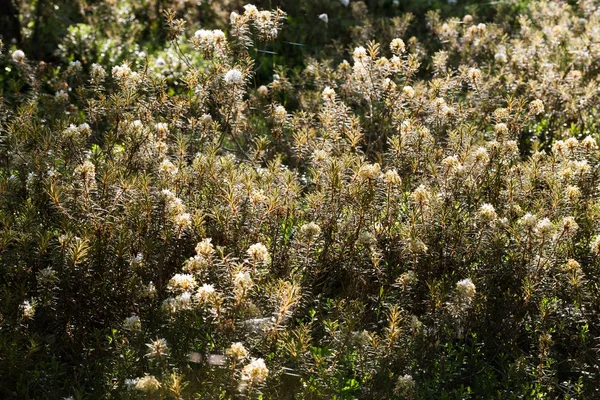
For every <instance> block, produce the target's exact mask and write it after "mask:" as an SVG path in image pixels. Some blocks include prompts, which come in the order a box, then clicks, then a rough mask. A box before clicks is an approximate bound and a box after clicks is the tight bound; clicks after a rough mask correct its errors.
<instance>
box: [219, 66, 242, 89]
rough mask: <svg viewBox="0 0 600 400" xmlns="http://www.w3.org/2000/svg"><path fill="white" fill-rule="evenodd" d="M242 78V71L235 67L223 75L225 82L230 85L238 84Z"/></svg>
mask: <svg viewBox="0 0 600 400" xmlns="http://www.w3.org/2000/svg"><path fill="white" fill-rule="evenodd" d="M243 78H244V76H243V75H242V72H241V71H240V70H239V69H237V68H233V69H230V70H229V71H227V73H226V74H225V77H224V79H225V82H227V83H228V84H230V85H239V84H240V83H242V81H243Z"/></svg>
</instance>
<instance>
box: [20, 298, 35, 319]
mask: <svg viewBox="0 0 600 400" xmlns="http://www.w3.org/2000/svg"><path fill="white" fill-rule="evenodd" d="M21 311H22V312H23V318H25V319H31V318H33V316H34V315H35V303H33V302H30V301H29V300H25V301H24V302H23V303H22V304H21Z"/></svg>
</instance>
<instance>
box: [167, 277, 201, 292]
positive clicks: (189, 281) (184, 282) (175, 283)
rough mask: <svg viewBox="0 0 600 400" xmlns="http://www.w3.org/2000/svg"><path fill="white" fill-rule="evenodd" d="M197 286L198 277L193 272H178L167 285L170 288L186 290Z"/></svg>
mask: <svg viewBox="0 0 600 400" xmlns="http://www.w3.org/2000/svg"><path fill="white" fill-rule="evenodd" d="M196 286H197V283H196V278H194V276H193V275H192V274H176V275H174V276H173V277H172V278H171V280H170V281H169V284H168V285H167V287H168V288H169V289H170V290H173V291H175V290H183V291H186V292H187V291H190V290H193V289H194V288H196Z"/></svg>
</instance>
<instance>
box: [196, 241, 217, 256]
mask: <svg viewBox="0 0 600 400" xmlns="http://www.w3.org/2000/svg"><path fill="white" fill-rule="evenodd" d="M211 242H212V239H211V238H205V239H202V240H201V241H200V242H198V244H197V245H196V253H197V254H198V255H199V256H203V257H206V258H208V257H210V256H212V255H213V253H214V252H215V246H213V244H212V243H211Z"/></svg>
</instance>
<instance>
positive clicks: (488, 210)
mask: <svg viewBox="0 0 600 400" xmlns="http://www.w3.org/2000/svg"><path fill="white" fill-rule="evenodd" d="M478 215H479V218H481V220H482V221H483V222H492V221H495V220H496V219H497V218H498V215H497V214H496V210H495V209H494V206H493V205H491V204H488V203H485V204H483V205H482V206H481V207H480V208H479V212H478Z"/></svg>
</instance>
